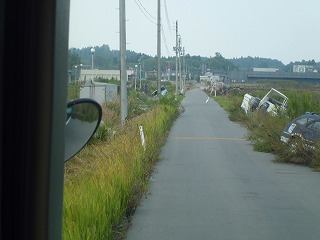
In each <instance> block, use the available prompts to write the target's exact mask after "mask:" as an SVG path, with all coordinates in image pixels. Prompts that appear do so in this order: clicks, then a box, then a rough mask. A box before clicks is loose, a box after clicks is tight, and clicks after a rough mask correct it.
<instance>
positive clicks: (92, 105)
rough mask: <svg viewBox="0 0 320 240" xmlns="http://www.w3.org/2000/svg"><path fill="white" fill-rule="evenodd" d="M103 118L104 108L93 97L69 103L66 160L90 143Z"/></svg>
mask: <svg viewBox="0 0 320 240" xmlns="http://www.w3.org/2000/svg"><path fill="white" fill-rule="evenodd" d="M101 118H102V108H101V106H100V104H99V103H97V102H96V101H94V100H93V99H89V98H82V99H77V100H74V101H71V102H69V103H68V104H67V116H66V129H65V157H64V161H65V162H66V161H68V160H69V159H70V158H72V157H73V156H74V155H76V154H77V153H78V152H79V151H80V150H81V149H82V148H83V147H84V146H85V145H86V144H87V143H88V141H89V140H90V139H91V137H92V136H93V135H94V133H95V132H96V130H97V129H98V127H99V125H100V122H101Z"/></svg>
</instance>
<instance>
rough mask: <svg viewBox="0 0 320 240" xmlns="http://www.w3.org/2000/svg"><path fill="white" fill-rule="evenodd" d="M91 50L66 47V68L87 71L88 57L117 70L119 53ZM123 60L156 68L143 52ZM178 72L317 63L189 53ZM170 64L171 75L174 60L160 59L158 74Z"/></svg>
mask: <svg viewBox="0 0 320 240" xmlns="http://www.w3.org/2000/svg"><path fill="white" fill-rule="evenodd" d="M91 48H92V47H85V48H81V49H78V48H70V49H69V61H68V64H69V69H70V70H72V69H74V67H75V66H79V65H80V64H82V68H84V69H85V68H87V69H90V68H91V64H92V62H91V61H92V57H93V63H94V68H97V69H120V51H119V50H111V49H110V47H109V46H108V45H106V44H104V45H102V46H95V47H94V49H95V52H94V54H93V56H92V54H91ZM126 60H127V67H128V68H135V66H141V69H142V70H143V71H156V69H157V57H156V56H150V55H147V54H144V53H137V52H134V51H130V50H127V52H126ZM181 63H182V69H187V72H188V74H189V75H191V76H192V78H193V79H197V78H199V76H200V75H203V74H204V73H205V72H206V71H208V70H209V71H211V72H213V73H219V74H221V73H222V74H223V73H224V74H226V73H227V72H228V71H232V70H248V69H251V68H253V67H262V68H278V69H279V70H280V71H287V72H290V71H292V68H293V65H294V64H303V65H313V66H316V67H319V66H320V64H319V63H316V62H315V61H314V60H309V61H305V60H302V61H296V62H294V63H293V62H291V63H289V64H287V65H285V64H283V63H282V62H281V61H279V60H276V59H270V58H260V57H254V58H253V57H250V56H248V57H241V58H233V59H226V58H224V57H223V56H222V54H221V53H218V52H216V53H215V55H214V57H201V56H191V55H189V54H187V55H185V56H184V57H183V58H181ZM169 65H170V70H171V72H175V69H176V60H175V57H162V58H161V71H162V72H167V69H168V66H169Z"/></svg>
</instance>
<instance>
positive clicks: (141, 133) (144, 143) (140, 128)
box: [139, 125, 146, 150]
mask: <svg viewBox="0 0 320 240" xmlns="http://www.w3.org/2000/svg"><path fill="white" fill-rule="evenodd" d="M139 130H140V137H141V144H142V147H143V148H144V150H146V140H145V138H144V133H143V128H142V126H141V125H140V126H139Z"/></svg>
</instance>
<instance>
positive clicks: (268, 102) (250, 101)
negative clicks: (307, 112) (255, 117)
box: [241, 88, 288, 116]
mask: <svg viewBox="0 0 320 240" xmlns="http://www.w3.org/2000/svg"><path fill="white" fill-rule="evenodd" d="M287 103H288V98H287V96H286V95H284V94H283V93H281V92H279V91H278V90H276V89H274V88H271V90H270V91H269V92H268V93H267V94H266V95H265V96H264V97H263V98H262V99H261V100H260V98H257V97H254V96H252V95H250V94H248V93H246V94H245V95H244V97H243V100H242V103H241V108H242V109H243V110H244V111H245V113H247V114H248V113H250V112H253V111H255V110H259V109H262V110H264V111H266V112H268V113H270V114H271V115H273V116H275V115H277V114H278V112H279V111H285V110H286V109H287Z"/></svg>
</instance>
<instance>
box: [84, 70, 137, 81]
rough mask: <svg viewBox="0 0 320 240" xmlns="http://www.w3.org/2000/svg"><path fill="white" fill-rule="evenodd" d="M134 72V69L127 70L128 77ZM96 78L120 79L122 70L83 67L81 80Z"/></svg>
mask: <svg viewBox="0 0 320 240" xmlns="http://www.w3.org/2000/svg"><path fill="white" fill-rule="evenodd" d="M133 74H134V71H133V70H127V79H128V76H130V75H133ZM96 78H103V79H108V80H111V79H116V80H120V70H99V69H93V70H91V69H81V72H80V81H87V80H94V79H96Z"/></svg>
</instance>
